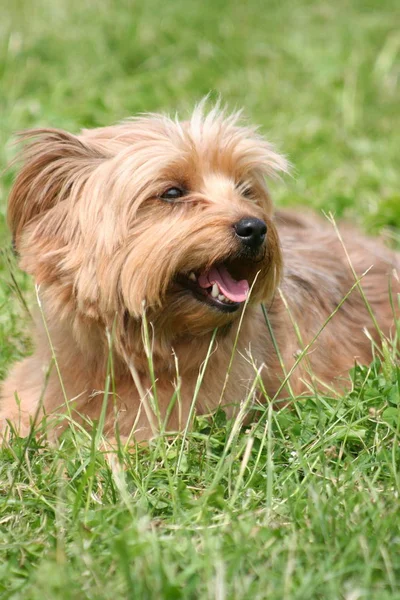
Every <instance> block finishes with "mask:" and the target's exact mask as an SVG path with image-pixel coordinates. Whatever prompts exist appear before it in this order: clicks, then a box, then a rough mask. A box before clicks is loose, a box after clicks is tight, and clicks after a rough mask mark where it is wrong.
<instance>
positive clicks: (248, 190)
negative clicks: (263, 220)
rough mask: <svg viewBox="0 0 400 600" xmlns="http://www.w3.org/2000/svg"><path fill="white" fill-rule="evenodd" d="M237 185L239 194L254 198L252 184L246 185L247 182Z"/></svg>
mask: <svg viewBox="0 0 400 600" xmlns="http://www.w3.org/2000/svg"><path fill="white" fill-rule="evenodd" d="M236 187H237V190H238V192H239V194H241V195H242V196H244V197H245V198H254V190H253V188H252V187H251V186H250V185H246V184H245V183H239V184H238V185H237V186H236Z"/></svg>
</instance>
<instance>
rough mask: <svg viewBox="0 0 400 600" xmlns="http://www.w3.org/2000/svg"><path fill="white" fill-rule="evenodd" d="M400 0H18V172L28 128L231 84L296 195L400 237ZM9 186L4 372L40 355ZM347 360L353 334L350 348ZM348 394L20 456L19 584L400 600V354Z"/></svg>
mask: <svg viewBox="0 0 400 600" xmlns="http://www.w3.org/2000/svg"><path fill="white" fill-rule="evenodd" d="M399 23H400V6H399V3H398V0H381V1H380V2H379V3H378V2H375V3H374V2H368V1H367V0H363V1H361V0H352V1H350V0H336V2H330V1H328V0H316V1H312V0H297V1H296V2H282V1H279V2H278V1H276V0H270V1H264V2H261V0H247V2H243V1H240V0H235V1H231V2H228V1H223V0H203V1H202V2H193V1H192V2H191V1H190V0H187V1H186V2H185V1H184V0H169V1H167V2H166V1H165V0H164V1H161V0H142V2H138V1H137V2H132V1H128V0H118V1H114V2H112V0H96V1H94V0H80V1H78V0H69V1H68V2H66V1H63V0H52V1H50V0H35V2H32V1H31V0H15V2H7V1H6V0H1V20H0V78H1V79H0V81H1V88H0V90H1V91H0V140H1V144H0V169H3V167H5V166H6V164H7V163H8V162H9V161H10V159H11V158H12V157H13V156H14V154H15V148H14V147H13V145H12V140H13V134H14V133H15V132H16V131H18V130H21V129H24V128H27V127H36V126H53V127H61V128H65V129H68V130H70V131H73V132H77V131H78V130H79V129H80V128H81V127H92V126H98V125H105V124H109V123H113V122H115V121H117V120H118V119H121V118H124V117H126V116H128V115H132V114H134V113H137V112H143V111H158V110H162V111H167V112H175V111H177V110H178V111H179V112H180V113H181V114H183V115H185V114H187V113H188V111H189V110H190V108H191V107H192V106H193V104H194V103H195V102H196V101H198V100H199V99H200V98H201V97H202V96H203V95H204V94H206V93H208V92H210V91H211V95H212V97H214V98H215V97H217V95H218V94H220V95H221V96H222V98H223V100H224V101H225V102H227V104H228V105H229V106H231V107H241V106H243V107H244V108H245V113H246V114H247V115H248V117H249V119H251V120H252V121H254V122H256V123H259V124H260V125H261V127H262V131H263V132H264V133H265V134H266V135H267V136H268V138H269V139H270V140H272V141H273V142H274V143H275V144H276V145H277V146H278V148H279V149H281V150H282V151H283V152H284V153H285V154H286V155H287V156H288V157H289V159H290V161H291V163H292V165H293V170H292V176H291V177H286V178H285V180H284V181H283V182H281V183H279V184H274V186H273V193H274V197H275V200H276V202H277V203H278V204H279V205H291V206H311V207H314V208H315V209H316V210H322V209H323V210H325V211H326V212H329V211H332V212H333V213H334V215H335V216H336V217H337V218H340V217H342V216H345V217H347V218H349V219H352V220H353V221H354V222H356V223H358V224H359V226H360V227H361V228H363V229H364V230H365V231H367V232H369V233H371V234H378V233H379V232H381V233H383V234H384V235H385V236H386V238H387V240H388V243H390V244H393V245H397V246H399V245H400V243H399V234H398V229H396V228H400V192H399V190H400V169H399V148H400V110H399V98H400V94H399V92H400V81H399V79H400V29H399ZM14 173H15V169H13V168H11V169H10V170H9V171H7V172H6V173H5V174H4V175H3V176H2V178H1V183H0V246H1V248H2V254H1V256H0V258H1V263H0V349H1V355H0V378H2V377H3V376H4V374H5V373H6V371H7V369H8V367H9V365H10V364H11V362H12V361H13V360H15V359H17V358H19V357H21V356H22V355H24V354H26V353H28V352H29V351H30V341H29V337H28V333H27V332H28V321H29V319H28V316H27V314H26V310H25V308H24V302H22V301H21V297H20V293H22V295H23V297H24V298H25V300H26V302H27V303H28V304H30V305H33V304H34V302H35V301H34V293H33V290H32V285H31V283H30V282H29V280H28V278H27V277H26V276H25V275H24V274H22V273H20V272H19V271H18V269H17V266H16V263H15V259H14V258H13V257H12V254H11V253H10V250H9V246H10V240H9V236H8V233H7V229H6V221H5V215H6V201H7V194H8V191H9V188H10V185H11V182H12V179H13V176H14ZM338 351H340V347H339V348H338ZM351 376H352V380H353V385H352V388H351V390H350V391H349V393H348V394H347V395H346V396H344V397H339V398H338V397H336V396H334V394H332V395H331V397H329V396H322V395H314V396H310V397H309V398H306V399H302V400H301V401H299V402H298V403H297V405H296V408H295V410H283V411H281V412H277V413H273V412H272V411H270V410H269V409H268V408H266V409H265V411H261V412H260V414H259V416H258V419H257V422H256V423H255V425H254V426H252V427H249V428H240V427H238V426H237V425H238V424H237V423H235V422H229V421H228V422H227V421H226V418H225V415H224V413H223V412H222V411H219V412H218V413H216V414H215V415H213V417H212V418H210V419H205V418H204V417H203V418H198V419H196V421H195V424H194V429H193V431H192V432H190V433H189V434H188V435H187V436H186V437H184V436H178V437H176V438H175V439H173V440H164V439H162V438H160V439H156V440H154V441H153V442H152V443H151V444H150V445H149V446H148V447H145V448H143V447H141V448H136V450H130V451H123V450H121V455H120V462H121V463H122V464H123V466H124V468H122V469H121V468H120V467H119V466H118V462H115V464H113V465H111V464H110V463H109V462H108V461H107V460H106V459H105V457H104V455H103V453H102V452H101V449H99V448H98V447H97V446H96V441H97V438H96V436H95V435H87V434H84V433H82V432H79V431H72V432H70V433H69V434H67V435H65V437H64V438H63V440H62V442H61V444H60V446H58V447H56V448H55V447H49V446H48V445H47V444H46V443H45V442H44V441H43V440H37V441H36V440H34V439H30V440H28V441H27V440H15V442H14V444H13V445H12V447H9V448H5V449H3V450H0V454H1V461H0V597H1V598H7V599H13V600H22V599H24V600H39V599H40V600H44V599H45V600H81V599H86V598H88V599H93V600H106V599H107V600H108V599H112V600H119V599H126V598H135V599H136V598H138V599H145V598H166V599H179V598H190V599H199V598H201V599H203V598H207V599H208V598H209V599H215V600H222V599H225V598H226V599H229V600H230V599H251V600H256V599H262V598H265V599H268V600H295V599H296V600H303V599H304V600H306V599H307V600H310V599H321V600H338V599H343V600H359V599H360V600H361V599H362V600H365V599H371V600H372V599H374V600H377V599H379V600H387V599H389V598H390V599H395V598H396V599H398V598H400V527H399V525H400V504H399V491H400V472H399V468H400V448H399V441H400V418H399V410H400V408H399V406H400V368H399V361H398V354H397V351H396V350H395V349H393V348H392V347H391V346H390V345H387V346H386V347H385V349H384V353H383V354H381V353H380V352H379V351H377V352H376V358H375V360H374V362H373V364H372V366H366V367H357V368H355V369H354V370H353V372H352V374H351Z"/></svg>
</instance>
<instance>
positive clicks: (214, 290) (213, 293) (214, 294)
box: [211, 283, 219, 298]
mask: <svg viewBox="0 0 400 600" xmlns="http://www.w3.org/2000/svg"><path fill="white" fill-rule="evenodd" d="M218 293H219V289H218V286H217V284H216V283H214V285H213V286H212V290H211V296H212V297H213V298H217V297H218Z"/></svg>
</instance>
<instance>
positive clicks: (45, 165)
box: [8, 129, 105, 251]
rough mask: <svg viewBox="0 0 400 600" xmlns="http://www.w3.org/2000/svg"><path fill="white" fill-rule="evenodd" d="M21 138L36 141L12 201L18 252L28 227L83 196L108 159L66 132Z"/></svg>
mask: <svg viewBox="0 0 400 600" xmlns="http://www.w3.org/2000/svg"><path fill="white" fill-rule="evenodd" d="M20 138H21V139H22V140H23V141H25V140H31V139H32V138H33V141H31V142H30V143H29V144H28V145H27V146H26V147H25V148H24V150H23V151H22V153H21V156H22V160H23V163H24V164H23V167H22V169H21V171H20V172H19V174H18V176H17V178H16V180H15V183H14V186H13V188H12V190H11V193H10V197H9V201H8V224H9V227H10V229H11V232H12V236H13V246H14V248H15V249H16V250H17V251H18V249H19V244H20V240H21V234H22V233H23V231H24V229H25V228H26V226H27V225H29V224H31V223H32V222H34V221H36V220H38V219H39V218H40V216H41V215H43V214H44V213H46V212H47V211H48V210H50V209H51V208H53V207H54V206H56V205H58V204H59V203H61V202H63V201H65V200H67V199H68V198H70V197H71V196H72V195H76V194H77V193H79V189H80V188H81V186H82V185H83V183H84V182H85V180H86V179H87V176H88V175H89V173H90V172H91V171H92V169H93V168H94V167H95V166H96V165H97V164H98V163H99V161H100V160H104V158H105V157H104V155H101V154H100V153H99V151H98V150H97V149H95V148H93V147H92V146H91V145H89V144H87V143H86V142H85V141H83V140H82V138H79V137H77V136H75V135H72V134H70V133H67V132H66V131H61V130H57V129H37V130H31V131H28V132H26V133H22V134H21V135H20ZM17 160H18V159H17Z"/></svg>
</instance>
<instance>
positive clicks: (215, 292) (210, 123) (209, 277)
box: [9, 108, 285, 336]
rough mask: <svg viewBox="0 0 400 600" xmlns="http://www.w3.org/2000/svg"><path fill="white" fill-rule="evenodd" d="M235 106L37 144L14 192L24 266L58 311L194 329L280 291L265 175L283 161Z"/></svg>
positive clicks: (42, 136)
mask: <svg viewBox="0 0 400 600" xmlns="http://www.w3.org/2000/svg"><path fill="white" fill-rule="evenodd" d="M237 120H238V117H237V115H234V116H231V117H225V116H224V115H223V114H222V113H221V112H219V111H218V110H217V109H214V110H212V111H211V112H209V113H208V114H206V115H205V114H204V113H203V111H202V110H201V108H199V109H197V110H195V112H194V114H193V116H192V118H191V120H189V121H187V122H183V123H179V122H177V121H174V120H171V119H169V118H167V117H163V116H157V115H156V116H151V115H150V116H146V117H142V118H138V119H135V120H132V121H128V122H125V123H123V124H120V125H116V126H114V127H106V128H100V129H95V130H91V131H84V132H83V133H82V134H81V135H79V136H72V135H70V134H67V133H65V132H60V131H55V130H50V131H41V132H36V133H35V132H33V135H37V136H38V139H37V140H36V141H34V142H33V143H32V144H31V145H30V146H29V147H28V148H27V150H26V157H25V166H24V167H23V169H22V171H21V172H20V174H19V176H18V178H17V180H16V183H15V185H14V188H13V190H12V193H11V197H10V204H9V221H10V225H11V228H12V231H13V234H14V238H15V241H16V246H17V249H18V251H19V252H20V254H21V258H22V261H21V266H22V267H23V268H25V269H26V270H27V271H28V272H30V273H32V274H33V275H34V276H35V278H36V281H37V282H38V283H40V284H43V287H44V288H45V289H46V290H47V291H48V294H49V295H50V296H51V302H53V303H54V305H57V310H58V311H60V312H59V314H67V315H68V314H70V313H71V312H73V313H74V314H79V315H80V316H82V315H84V316H87V317H89V318H93V319H97V320H100V321H102V322H107V323H109V322H110V320H112V319H114V318H115V315H116V314H117V315H118V316H119V317H120V318H121V319H123V318H125V320H126V315H129V316H130V317H133V318H140V316H141V314H142V311H143V307H144V306H146V310H147V311H148V314H149V317H150V320H152V321H156V322H157V323H158V325H159V326H160V327H162V329H163V331H164V333H165V332H168V333H169V334H170V335H171V336H173V335H174V334H177V333H188V334H197V333H201V332H204V331H209V330H210V329H213V328H214V327H217V326H223V325H226V324H227V323H229V322H230V321H232V320H233V319H235V318H236V317H237V316H238V315H239V314H240V312H241V308H242V307H243V306H244V303H245V301H246V299H247V296H248V294H249V293H250V290H251V295H250V299H249V302H250V303H257V302H261V301H267V300H268V299H269V298H271V296H272V294H273V292H274V290H275V288H276V285H277V283H278V280H279V275H280V267H281V259H280V251H279V243H278V238H277V233H276V230H275V226H274V224H273V222H272V206H271V201H270V198H269V195H268V191H267V188H266V184H265V177H266V176H270V175H272V174H273V173H274V172H275V171H279V170H285V161H284V159H282V158H281V157H280V156H279V155H277V154H276V153H275V152H274V151H273V150H272V148H271V146H270V145H269V144H268V143H267V142H266V141H265V140H263V139H262V138H261V137H260V136H258V135H257V134H256V133H255V131H254V130H253V129H251V128H247V127H241V126H239V125H238V123H237Z"/></svg>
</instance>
